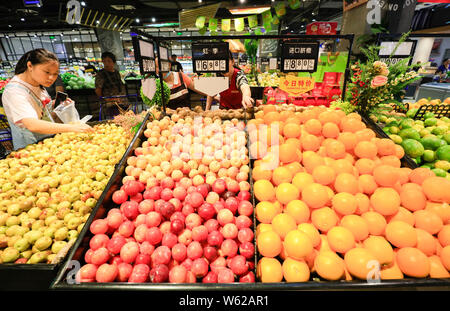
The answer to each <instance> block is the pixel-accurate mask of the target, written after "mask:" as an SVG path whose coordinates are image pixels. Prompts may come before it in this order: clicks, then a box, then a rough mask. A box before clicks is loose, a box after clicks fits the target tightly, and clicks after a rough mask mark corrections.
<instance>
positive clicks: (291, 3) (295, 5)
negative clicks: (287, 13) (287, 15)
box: [289, 0, 300, 10]
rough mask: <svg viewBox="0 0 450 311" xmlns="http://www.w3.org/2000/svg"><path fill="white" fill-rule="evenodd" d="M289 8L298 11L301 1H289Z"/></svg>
mask: <svg viewBox="0 0 450 311" xmlns="http://www.w3.org/2000/svg"><path fill="white" fill-rule="evenodd" d="M289 6H290V8H291V9H293V10H297V9H298V8H299V7H300V0H289Z"/></svg>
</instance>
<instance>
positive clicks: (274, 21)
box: [272, 15, 280, 25]
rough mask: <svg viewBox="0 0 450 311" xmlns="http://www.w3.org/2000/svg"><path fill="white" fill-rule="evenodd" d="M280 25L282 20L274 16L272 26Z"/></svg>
mask: <svg viewBox="0 0 450 311" xmlns="http://www.w3.org/2000/svg"><path fill="white" fill-rule="evenodd" d="M279 23H280V19H279V18H278V16H276V15H275V16H274V17H273V18H272V24H274V25H278V24H279Z"/></svg>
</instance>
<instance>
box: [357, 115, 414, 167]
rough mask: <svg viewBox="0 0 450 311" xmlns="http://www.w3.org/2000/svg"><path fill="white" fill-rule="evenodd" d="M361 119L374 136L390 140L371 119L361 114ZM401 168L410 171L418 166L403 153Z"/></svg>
mask: <svg viewBox="0 0 450 311" xmlns="http://www.w3.org/2000/svg"><path fill="white" fill-rule="evenodd" d="M360 116H361V119H362V121H363V122H364V123H365V124H366V125H367V126H368V127H369V128H370V129H372V130H373V131H374V132H375V134H376V135H377V136H378V137H379V138H388V139H391V138H390V137H389V135H388V134H386V133H385V132H384V131H383V129H382V128H381V127H380V126H379V125H378V124H376V123H375V122H374V121H373V120H372V119H371V118H369V117H367V116H366V115H364V114H363V113H360ZM400 160H401V163H402V166H403V167H408V168H410V169H415V168H417V167H419V165H417V163H416V162H414V160H413V159H412V158H411V157H410V156H409V155H407V154H406V153H405V155H404V156H403V158H401V159H400Z"/></svg>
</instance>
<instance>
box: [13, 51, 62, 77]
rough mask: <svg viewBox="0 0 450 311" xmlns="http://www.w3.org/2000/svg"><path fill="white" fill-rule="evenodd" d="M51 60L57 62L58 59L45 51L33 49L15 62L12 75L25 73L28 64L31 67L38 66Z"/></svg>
mask: <svg viewBox="0 0 450 311" xmlns="http://www.w3.org/2000/svg"><path fill="white" fill-rule="evenodd" d="M52 60H54V61H56V62H59V60H58V57H57V56H56V55H55V54H54V53H52V52H50V51H47V50H46V49H35V50H31V51H28V52H26V53H25V54H23V55H22V57H21V58H20V59H19V61H18V62H17V65H16V68H15V70H14V74H16V75H18V74H21V73H24V72H25V71H27V68H28V62H31V64H32V65H39V64H44V63H46V62H49V61H52Z"/></svg>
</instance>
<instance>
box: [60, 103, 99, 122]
mask: <svg viewBox="0 0 450 311" xmlns="http://www.w3.org/2000/svg"><path fill="white" fill-rule="evenodd" d="M53 111H54V112H55V113H56V115H57V116H58V118H59V119H60V120H61V121H63V123H66V124H68V123H86V122H87V121H89V119H91V118H92V116H91V115H87V116H85V117H84V118H83V119H81V120H80V115H79V114H78V111H77V108H75V102H74V101H70V102H68V103H66V102H64V103H63V104H61V105H59V106H58V107H56V108H55V109H54V110H53Z"/></svg>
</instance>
